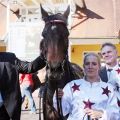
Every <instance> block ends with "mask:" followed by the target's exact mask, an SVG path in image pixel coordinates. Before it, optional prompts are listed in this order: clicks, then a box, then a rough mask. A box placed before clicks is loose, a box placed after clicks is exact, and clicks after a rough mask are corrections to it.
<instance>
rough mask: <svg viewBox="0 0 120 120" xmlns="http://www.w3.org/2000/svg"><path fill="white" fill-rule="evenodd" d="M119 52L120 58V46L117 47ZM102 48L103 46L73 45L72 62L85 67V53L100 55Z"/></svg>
mask: <svg viewBox="0 0 120 120" xmlns="http://www.w3.org/2000/svg"><path fill="white" fill-rule="evenodd" d="M116 47H117V50H118V55H119V56H120V44H117V45H116ZM100 48H101V44H97V45H95V44H94V45H72V46H71V62H74V63H77V64H79V65H80V66H81V67H82V66H83V57H84V53H87V52H96V53H99V52H100Z"/></svg>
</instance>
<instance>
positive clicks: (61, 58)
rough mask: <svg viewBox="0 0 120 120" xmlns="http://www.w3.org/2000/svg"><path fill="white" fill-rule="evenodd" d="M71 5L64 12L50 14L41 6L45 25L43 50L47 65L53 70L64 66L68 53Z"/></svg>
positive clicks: (41, 46) (42, 42)
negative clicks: (68, 21) (68, 27)
mask: <svg viewBox="0 0 120 120" xmlns="http://www.w3.org/2000/svg"><path fill="white" fill-rule="evenodd" d="M69 12H70V7H68V8H67V10H66V11H65V12H64V13H63V14H60V13H58V14H53V15H48V13H47V12H46V11H45V10H44V9H43V7H42V6H41V13H42V19H43V20H44V22H45V27H44V29H43V32H42V36H43V40H42V41H41V45H40V48H41V51H42V53H43V55H44V57H45V59H46V62H47V66H48V67H49V68H50V69H49V70H50V73H51V71H54V72H55V71H58V70H57V69H58V68H59V70H60V67H61V70H62V67H63V64H64V62H65V59H66V56H67V55H68V44H69V43H68V42H69V41H68V35H69V31H68V29H67V18H68V15H69ZM54 75H55V74H54Z"/></svg>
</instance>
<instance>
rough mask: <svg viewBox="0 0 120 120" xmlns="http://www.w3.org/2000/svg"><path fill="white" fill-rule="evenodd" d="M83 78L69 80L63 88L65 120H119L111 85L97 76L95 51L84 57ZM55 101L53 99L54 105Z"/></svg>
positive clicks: (97, 61)
mask: <svg viewBox="0 0 120 120" xmlns="http://www.w3.org/2000/svg"><path fill="white" fill-rule="evenodd" d="M83 66H84V71H85V78H83V79H77V80H73V81H71V82H69V83H68V84H67V85H66V86H65V87H64V88H63V96H62V108H63V115H64V116H65V115H69V116H68V119H67V120H91V119H92V120H119V119H120V116H119V108H118V106H117V97H116V95H115V91H114V88H113V86H111V85H110V84H109V83H105V82H102V81H101V80H100V77H99V74H98V73H99V69H100V59H99V57H98V55H97V54H95V53H88V54H86V56H85V57H84V65H83ZM56 104H57V102H56V99H54V105H55V106H56Z"/></svg>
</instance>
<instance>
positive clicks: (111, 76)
mask: <svg viewBox="0 0 120 120" xmlns="http://www.w3.org/2000/svg"><path fill="white" fill-rule="evenodd" d="M101 54H102V57H103V60H104V61H105V66H104V67H102V68H101V71H100V77H101V79H102V80H103V81H104V82H109V83H111V84H112V85H113V86H114V88H115V90H116V95H117V97H118V100H117V101H118V106H119V108H120V63H119V62H118V61H117V57H118V51H117V48H116V46H115V45H114V44H112V43H104V44H103V45H102V47H101Z"/></svg>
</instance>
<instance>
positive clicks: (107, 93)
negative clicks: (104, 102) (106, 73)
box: [102, 86, 111, 97]
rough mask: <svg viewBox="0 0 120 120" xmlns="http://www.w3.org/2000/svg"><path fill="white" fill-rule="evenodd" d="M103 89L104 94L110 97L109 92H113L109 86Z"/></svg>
mask: <svg viewBox="0 0 120 120" xmlns="http://www.w3.org/2000/svg"><path fill="white" fill-rule="evenodd" d="M102 89H103V93H102V94H106V95H107V96H108V97H109V93H111V91H110V90H108V86H107V87H106V88H102Z"/></svg>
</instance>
